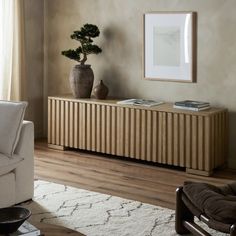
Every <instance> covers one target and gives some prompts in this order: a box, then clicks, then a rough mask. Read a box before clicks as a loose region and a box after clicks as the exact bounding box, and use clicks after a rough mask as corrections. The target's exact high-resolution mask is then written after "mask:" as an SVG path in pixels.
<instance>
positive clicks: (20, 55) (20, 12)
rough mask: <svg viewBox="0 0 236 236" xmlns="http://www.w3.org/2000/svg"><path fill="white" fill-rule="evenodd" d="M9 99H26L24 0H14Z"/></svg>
mask: <svg viewBox="0 0 236 236" xmlns="http://www.w3.org/2000/svg"><path fill="white" fill-rule="evenodd" d="M12 54H13V62H12V78H11V88H10V99H11V100H28V99H27V88H26V86H27V84H26V73H25V69H26V68H25V28H24V0H15V7H14V33H13V53H12Z"/></svg>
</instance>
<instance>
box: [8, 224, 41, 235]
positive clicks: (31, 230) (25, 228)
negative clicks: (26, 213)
mask: <svg viewBox="0 0 236 236" xmlns="http://www.w3.org/2000/svg"><path fill="white" fill-rule="evenodd" d="M20 235H22V236H38V235H40V230H39V229H37V228H36V227H35V226H33V225H32V224H30V223H29V222H28V221H25V222H24V223H23V224H22V225H21V226H20V228H19V229H18V230H17V231H16V232H14V233H12V234H9V236H20Z"/></svg>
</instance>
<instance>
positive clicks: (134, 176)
mask: <svg viewBox="0 0 236 236" xmlns="http://www.w3.org/2000/svg"><path fill="white" fill-rule="evenodd" d="M58 172H60V175H58ZM35 178H40V179H45V180H48V181H55V182H58V183H64V184H67V185H71V186H75V187H78V188H83V189H88V190H91V191H97V192H101V193H106V194H111V195H115V196H120V197H124V198H128V199H133V200H137V201H142V202H146V203H151V204H154V205H159V206H163V207H169V208H172V209H174V208H175V189H176V188H177V187H178V186H180V185H182V184H183V182H184V181H197V182H207V183H211V184H215V185H222V184H227V183H230V182H232V181H234V180H235V178H236V171H233V170H224V171H217V172H216V173H214V174H213V176H212V177H203V176H196V175H190V174H186V173H185V172H184V171H180V170H174V169H170V168H163V167H162V168H161V167H159V166H155V165H150V164H149V165H147V164H142V163H137V162H134V161H127V160H125V159H117V158H116V159H114V158H110V156H108V155H104V154H98V153H92V152H86V151H84V152H83V151H78V150H77V151H75V150H73V149H71V150H66V151H59V150H53V149H49V148H48V147H47V143H46V140H43V141H37V142H36V145H35Z"/></svg>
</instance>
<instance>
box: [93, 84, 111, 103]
mask: <svg viewBox="0 0 236 236" xmlns="http://www.w3.org/2000/svg"><path fill="white" fill-rule="evenodd" d="M108 92H109V90H108V87H107V86H106V85H105V84H104V83H103V81H102V80H101V81H100V83H99V84H98V85H97V86H96V87H95V88H94V90H93V93H94V96H95V97H96V98H97V99H106V97H107V95H108Z"/></svg>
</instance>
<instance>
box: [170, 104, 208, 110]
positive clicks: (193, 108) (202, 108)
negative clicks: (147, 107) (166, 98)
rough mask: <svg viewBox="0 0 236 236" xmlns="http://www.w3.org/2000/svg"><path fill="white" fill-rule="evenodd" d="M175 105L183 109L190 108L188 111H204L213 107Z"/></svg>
mask: <svg viewBox="0 0 236 236" xmlns="http://www.w3.org/2000/svg"><path fill="white" fill-rule="evenodd" d="M173 107H174V108H176V109H182V110H188V111H204V110H208V109H210V108H211V107H210V106H207V107H201V108H196V107H185V106H177V105H174V106H173Z"/></svg>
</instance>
